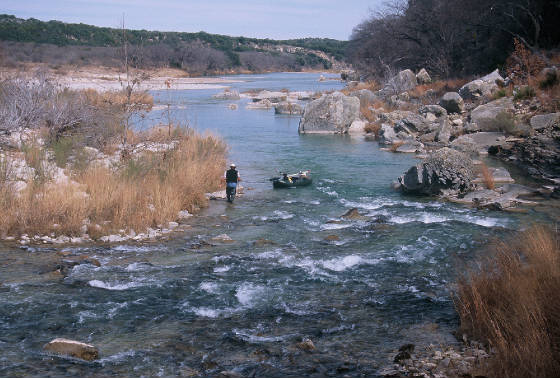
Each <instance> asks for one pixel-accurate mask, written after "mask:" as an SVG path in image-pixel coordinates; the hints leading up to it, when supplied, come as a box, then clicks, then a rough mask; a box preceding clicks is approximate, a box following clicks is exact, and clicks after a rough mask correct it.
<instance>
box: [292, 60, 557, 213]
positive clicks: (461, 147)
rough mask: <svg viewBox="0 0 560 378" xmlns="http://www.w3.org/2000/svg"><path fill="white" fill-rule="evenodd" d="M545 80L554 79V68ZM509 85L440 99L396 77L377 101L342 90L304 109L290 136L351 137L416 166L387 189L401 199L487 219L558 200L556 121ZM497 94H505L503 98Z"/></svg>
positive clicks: (414, 78) (425, 82) (485, 82)
mask: <svg viewBox="0 0 560 378" xmlns="http://www.w3.org/2000/svg"><path fill="white" fill-rule="evenodd" d="M545 70H546V72H547V75H549V76H550V75H554V80H557V79H558V76H559V75H558V70H557V68H556V67H549V68H547V69H545ZM543 75H544V74H543ZM341 76H342V77H343V79H346V80H355V79H359V76H358V75H357V74H356V73H351V72H344V73H343V74H342V75H341ZM512 80H513V79H512V78H510V77H506V78H503V77H502V76H501V75H500V73H499V72H498V70H496V71H494V72H492V73H490V74H488V75H486V76H483V77H481V78H478V79H475V80H473V81H471V82H468V83H466V84H464V85H462V86H461V87H460V88H458V90H457V91H447V92H444V93H443V94H441V95H440V94H438V92H437V91H436V90H434V89H431V88H430V85H431V84H432V83H433V82H432V79H431V78H430V76H429V74H428V72H427V71H426V70H424V69H422V70H420V71H419V72H418V73H417V74H414V72H412V71H411V70H404V71H401V72H399V73H398V74H397V75H396V76H394V77H393V78H391V79H389V80H388V82H387V83H385V86H384V87H383V88H381V89H378V90H377V91H373V90H369V89H364V88H362V87H363V86H364V85H365V84H366V83H361V82H358V81H348V84H347V88H346V89H345V91H343V92H345V93H342V92H335V93H330V94H323V95H322V97H320V98H319V99H317V100H314V101H312V102H311V103H309V104H308V105H307V106H306V107H305V110H304V113H303V115H302V118H301V121H300V125H299V132H300V133H302V134H324V133H326V134H361V135H365V136H366V137H367V138H370V139H374V140H377V141H378V142H379V144H380V145H382V146H386V147H385V149H386V150H387V151H392V152H396V153H414V154H416V156H417V157H418V158H421V159H424V160H423V162H422V163H419V164H418V165H416V166H415V167H411V168H410V170H408V171H407V172H406V173H405V174H404V175H403V176H401V177H400V178H399V179H398V180H397V181H395V182H394V183H393V187H394V188H395V189H396V190H400V191H402V192H403V193H405V194H413V195H432V196H439V197H440V198H442V199H445V200H449V201H453V202H457V203H461V204H466V205H471V206H474V207H478V208H484V209H491V210H506V209H512V208H515V207H516V206H519V205H535V204H536V203H537V202H535V201H542V200H547V199H550V198H556V199H558V198H560V168H559V167H560V113H546V108H545V106H544V105H543V104H541V103H540V100H539V98H536V97H530V98H523V96H522V94H523V91H524V90H525V89H524V88H523V87H518V86H513V84H511V83H512ZM432 87H434V88H437V86H436V85H432ZM506 87H507V88H513V91H512V93H511V95H510V96H508V92H507V91H506V90H505V89H504V88H506ZM360 88H362V89H360ZM440 92H441V90H440ZM490 157H492V158H495V159H497V160H496V161H502V162H503V163H505V164H506V165H517V166H518V167H519V168H520V169H521V170H522V171H524V172H525V173H526V175H527V176H528V177H530V178H531V179H532V180H533V183H532V186H531V187H528V186H524V185H523V186H522V185H518V184H514V180H513V179H512V177H511V175H510V174H509V172H508V171H507V170H506V169H505V168H504V167H490V168H489V167H486V165H485V161H484V160H488V159H489V158H490Z"/></svg>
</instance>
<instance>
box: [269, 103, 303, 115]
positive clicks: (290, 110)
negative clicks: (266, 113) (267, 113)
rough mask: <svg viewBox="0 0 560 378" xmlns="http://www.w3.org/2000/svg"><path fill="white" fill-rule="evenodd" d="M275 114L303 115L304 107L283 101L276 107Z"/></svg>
mask: <svg viewBox="0 0 560 378" xmlns="http://www.w3.org/2000/svg"><path fill="white" fill-rule="evenodd" d="M274 113H276V114H288V115H301V114H303V107H302V106H301V105H300V104H297V103H295V102H287V101H283V102H280V103H278V104H276V105H274Z"/></svg>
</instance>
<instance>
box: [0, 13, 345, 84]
mask: <svg viewBox="0 0 560 378" xmlns="http://www.w3.org/2000/svg"><path fill="white" fill-rule="evenodd" d="M125 35H126V42H127V43H128V44H129V46H130V47H131V49H130V52H131V54H132V55H131V58H132V59H131V60H132V64H133V65H136V66H137V67H139V68H151V67H177V68H181V69H184V70H186V71H188V72H190V73H198V74H212V73H217V72H224V71H229V70H237V71H244V70H245V71H266V70H275V69H285V70H291V71H299V70H302V69H329V68H331V65H332V62H331V61H329V60H327V59H324V58H323V57H321V56H319V55H318V54H315V53H313V51H311V50H315V51H319V52H323V53H326V54H328V55H330V56H332V57H334V58H335V59H337V60H340V61H342V60H343V59H344V58H345V51H346V50H345V49H346V44H347V42H346V41H337V40H334V39H328V38H301V39H292V40H272V39H257V38H246V37H230V36H225V35H218V34H210V33H206V32H197V33H185V32H159V31H147V30H129V29H127V30H126V33H125ZM0 41H2V47H3V50H4V58H5V59H8V60H9V61H11V62H12V64H17V62H29V61H30V62H37V61H39V62H44V63H55V64H104V65H110V66H111V65H114V64H116V63H117V62H118V60H119V59H118V54H119V49H120V47H121V46H122V45H123V33H122V30H121V29H118V28H107V27H97V26H92V25H86V24H71V23H64V22H60V21H48V22H44V21H40V20H36V19H33V18H29V19H20V18H17V17H15V16H12V15H5V14H4V15H0ZM283 46H289V47H295V48H300V49H296V50H293V49H292V50H289V51H286V49H283V48H282V47H283ZM62 48H64V49H62ZM60 50H64V51H66V52H67V54H64V55H66V57H64V56H60V55H59V54H55V53H54V52H55V51H58V52H60Z"/></svg>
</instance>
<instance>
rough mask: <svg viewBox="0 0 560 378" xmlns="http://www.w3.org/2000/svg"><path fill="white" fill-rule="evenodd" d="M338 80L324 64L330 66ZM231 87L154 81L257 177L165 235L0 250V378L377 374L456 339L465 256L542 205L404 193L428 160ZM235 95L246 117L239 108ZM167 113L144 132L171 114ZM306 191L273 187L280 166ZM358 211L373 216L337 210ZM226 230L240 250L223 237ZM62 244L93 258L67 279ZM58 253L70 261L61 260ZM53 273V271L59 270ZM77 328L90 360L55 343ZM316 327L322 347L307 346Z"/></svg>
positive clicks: (311, 86) (287, 80) (273, 82)
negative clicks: (410, 348)
mask: <svg viewBox="0 0 560 378" xmlns="http://www.w3.org/2000/svg"><path fill="white" fill-rule="evenodd" d="M327 76H328V75H327ZM233 78H234V79H238V80H240V82H239V83H236V84H233V85H232V87H233V88H235V89H238V90H240V91H243V90H247V89H254V88H265V89H269V90H280V89H282V88H288V89H290V90H292V91H293V90H312V91H319V90H328V89H339V88H341V87H342V84H341V83H340V82H338V81H329V80H327V81H323V82H319V81H318V78H319V74H308V73H305V74H303V73H297V74H282V73H277V74H266V75H240V76H234V77H233ZM219 91H221V90H219V89H204V90H189V91H161V92H154V96H155V99H156V104H167V103H169V104H171V109H172V110H173V117H174V118H175V119H178V120H180V121H182V122H183V123H188V125H189V126H190V127H194V128H196V129H198V130H201V131H202V130H209V131H211V132H214V133H216V134H219V135H221V136H222V137H223V138H224V139H225V141H226V142H227V143H228V145H229V148H230V159H231V160H232V161H234V162H235V163H236V164H237V166H238V168H239V170H240V173H241V176H242V177H243V180H244V181H243V185H244V186H245V188H246V190H245V194H244V196H242V197H239V198H237V199H236V200H235V203H234V204H228V203H226V202H225V201H212V202H211V204H210V207H209V208H207V209H204V210H203V211H202V214H201V216H197V217H192V218H191V219H190V220H189V222H188V223H189V225H190V226H191V227H190V228H188V229H187V230H186V231H184V232H181V233H179V234H177V235H176V236H175V237H174V238H172V239H171V240H169V241H159V242H154V243H145V244H133V243H126V244H121V245H114V246H110V245H94V246H80V247H64V248H56V247H52V246H50V247H49V246H46V247H25V248H18V247H15V246H13V245H2V244H0V255H1V259H0V282H1V283H2V286H0V376H2V377H108V376H115V377H116V376H118V377H175V376H189V374H192V373H194V371H197V372H198V373H199V374H200V375H201V376H205V377H206V376H207V377H213V376H218V375H219V373H220V372H221V371H224V370H233V371H235V372H237V373H239V374H241V375H242V376H250V377H288V376H290V377H302V376H317V377H322V376H346V377H359V376H367V377H371V376H375V375H376V372H377V371H378V369H379V368H380V367H382V366H384V365H386V364H388V363H389V362H390V358H391V353H392V351H393V350H394V349H395V348H398V347H399V346H400V345H402V344H404V343H414V344H416V345H417V346H424V345H428V344H430V343H432V344H436V345H447V344H454V343H457V341H456V340H455V338H454V337H453V336H452V334H451V332H452V331H453V330H454V329H455V328H456V326H457V321H458V320H457V316H456V314H455V311H454V309H453V302H452V297H451V292H452V289H453V281H454V278H455V277H456V274H457V273H458V271H459V270H460V269H461V268H460V267H461V266H462V265H463V264H464V263H465V262H469V261H471V260H472V258H473V256H474V255H475V253H476V251H477V250H478V249H480V247H481V246H482V245H484V244H486V242H487V241H488V240H490V239H492V238H495V237H500V236H503V235H505V234H507V233H509V232H510V231H511V230H515V229H518V228H520V227H521V226H522V225H523V224H524V223H527V222H528V221H529V219H530V217H531V216H532V215H531V214H511V213H500V212H486V211H478V210H474V209H470V208H467V207H464V206H459V205H454V204H450V203H444V202H441V201H438V200H435V199H429V198H416V197H404V196H402V195H401V194H399V193H395V192H393V191H391V190H390V183H391V181H392V180H394V179H395V178H396V177H397V176H398V175H400V174H401V173H402V172H404V171H405V170H406V169H408V168H409V167H410V166H411V165H413V164H415V163H416V162H417V160H416V159H415V158H414V156H411V155H407V154H393V153H390V152H384V151H381V150H380V149H379V147H378V145H377V143H373V142H368V141H365V140H364V139H363V137H350V136H332V135H302V136H300V135H298V133H297V127H298V122H299V118H298V117H294V116H281V115H275V114H274V110H248V109H245V105H246V103H247V102H248V101H249V100H247V99H242V100H239V101H223V100H215V99H213V98H212V95H214V94H216V93H218V92H219ZM232 102H235V103H237V104H238V105H239V108H238V109H237V110H230V109H229V108H228V105H229V104H230V103H232ZM162 114H163V111H158V110H155V111H153V112H152V114H150V115H148V117H147V118H145V119H144V120H143V121H142V125H141V127H146V126H147V125H149V124H150V123H153V122H154V120H155V119H157V118H158V117H160V116H161V115H162ZM302 169H309V170H311V173H312V176H313V179H314V182H313V184H312V185H311V186H310V187H307V188H298V189H290V190H272V185H271V183H270V182H269V181H268V178H269V177H271V176H274V175H276V174H277V173H278V171H280V170H286V171H290V172H291V171H298V170H302ZM350 208H357V209H359V211H360V212H361V213H362V214H363V217H361V218H359V219H354V220H347V219H341V218H340V216H341V215H342V214H343V213H344V212H346V211H347V210H348V209H350ZM221 234H227V235H229V236H230V237H231V238H232V239H233V242H231V243H220V242H215V241H213V240H212V238H214V237H215V236H217V235H221ZM61 252H63V253H65V254H69V255H76V256H77V255H84V254H85V255H88V256H90V257H94V258H96V259H98V260H99V261H100V262H101V266H100V267H97V266H95V265H90V264H83V265H78V266H76V267H74V268H73V269H72V270H71V271H70V272H69V274H68V276H67V277H65V278H61V277H58V276H53V275H52V274H50V273H49V271H50V270H53V269H54V268H53V269H50V268H51V267H52V266H53V264H55V262H56V261H58V260H57V259H60V256H59V254H60V253H61ZM57 253H58V254H57ZM49 269H50V270H49ZM55 337H65V338H69V339H75V340H80V341H84V342H88V343H91V344H94V345H96V346H98V347H99V349H100V354H101V359H100V360H98V361H95V362H83V361H78V360H74V359H70V358H63V357H55V356H50V355H47V354H45V353H44V352H43V351H42V346H43V345H44V344H45V343H47V342H48V341H50V340H52V339H53V338H55ZM305 338H309V339H311V340H312V341H313V343H314V344H315V347H316V350H315V351H313V352H312V353H310V352H307V351H304V350H301V349H299V348H297V347H296V344H297V343H299V342H301V341H302V340H303V339H305Z"/></svg>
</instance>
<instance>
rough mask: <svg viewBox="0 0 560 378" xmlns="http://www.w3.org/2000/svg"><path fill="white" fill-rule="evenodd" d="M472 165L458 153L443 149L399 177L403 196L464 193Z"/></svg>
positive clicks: (472, 176) (468, 187) (466, 157)
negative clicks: (408, 194)
mask: <svg viewBox="0 0 560 378" xmlns="http://www.w3.org/2000/svg"><path fill="white" fill-rule="evenodd" d="M473 179H474V164H473V161H472V159H471V158H470V157H468V156H467V155H465V154H464V153H462V152H459V151H456V150H452V149H450V148H447V147H444V148H442V149H440V150H437V151H435V152H434V153H433V154H431V155H430V156H428V157H427V158H426V159H425V160H424V161H423V162H422V163H420V164H418V165H416V166H414V167H411V168H410V169H409V170H408V171H407V172H406V173H405V174H404V175H402V176H401V177H399V179H398V180H399V183H400V189H401V190H402V191H403V192H404V193H410V194H424V195H440V194H444V193H445V194H453V193H465V192H468V191H469V190H471V189H472V188H473V185H474V184H473Z"/></svg>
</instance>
